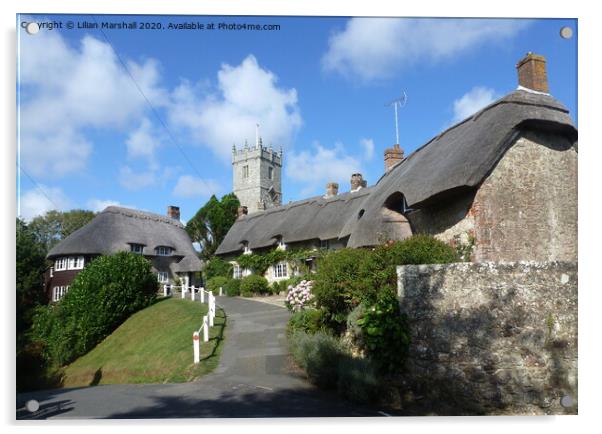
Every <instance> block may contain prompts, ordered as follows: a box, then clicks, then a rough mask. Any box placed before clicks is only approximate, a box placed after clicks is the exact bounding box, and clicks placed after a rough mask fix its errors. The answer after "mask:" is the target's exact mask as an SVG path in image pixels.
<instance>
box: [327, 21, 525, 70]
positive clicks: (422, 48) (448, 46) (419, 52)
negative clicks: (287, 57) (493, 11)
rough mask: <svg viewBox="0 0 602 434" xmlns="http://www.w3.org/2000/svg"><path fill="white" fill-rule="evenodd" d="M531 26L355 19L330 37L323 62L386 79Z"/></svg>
mask: <svg viewBox="0 0 602 434" xmlns="http://www.w3.org/2000/svg"><path fill="white" fill-rule="evenodd" d="M527 25H529V22H528V21H527V20H516V19H515V20H511V19H495V20H493V19H490V20H484V19H447V18H446V19H399V18H352V19H350V20H349V21H348V22H347V24H346V26H345V29H344V30H343V31H340V32H337V33H334V34H333V35H332V36H331V37H330V40H329V44H328V45H329V46H328V51H327V52H326V53H325V54H324V56H323V57H322V66H323V68H324V70H326V71H332V72H337V73H340V74H342V75H343V76H346V77H349V78H359V79H360V80H361V81H366V82H368V81H373V80H380V79H386V78H390V77H392V76H394V75H395V74H398V73H399V72H400V71H402V70H403V69H404V68H407V67H409V66H412V65H414V64H416V63H418V62H423V63H427V64H433V63H436V62H439V61H442V60H446V59H451V58H455V57H457V56H459V55H462V54H464V53H465V52H467V51H469V50H470V49H472V48H475V47H477V46H480V45H484V44H487V43H499V42H503V41H506V40H508V39H510V38H511V37H513V36H514V35H516V34H517V33H518V32H519V31H521V30H522V29H523V28H525V27H526V26H527Z"/></svg>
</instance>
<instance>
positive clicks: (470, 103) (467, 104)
mask: <svg viewBox="0 0 602 434" xmlns="http://www.w3.org/2000/svg"><path fill="white" fill-rule="evenodd" d="M496 98H497V96H496V92H495V90H493V89H490V88H487V87H482V86H475V87H473V88H472V89H471V90H470V91H468V92H466V93H465V94H464V95H462V96H461V97H460V98H458V99H456V100H455V101H454V118H453V121H452V122H453V123H456V122H460V121H462V120H464V119H466V118H467V117H469V116H472V115H473V114H474V113H476V112H478V111H479V110H481V109H482V108H484V107H485V106H487V105H489V104H491V103H492V102H493V101H495V99H496Z"/></svg>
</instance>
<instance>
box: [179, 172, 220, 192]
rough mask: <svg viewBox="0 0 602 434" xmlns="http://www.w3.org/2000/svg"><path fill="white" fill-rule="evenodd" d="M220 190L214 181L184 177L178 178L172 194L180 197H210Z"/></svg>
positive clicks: (190, 176) (189, 176)
mask: <svg viewBox="0 0 602 434" xmlns="http://www.w3.org/2000/svg"><path fill="white" fill-rule="evenodd" d="M220 190H221V187H220V185H219V184H218V183H217V182H216V181H214V180H212V179H201V178H198V177H196V176H192V175H182V176H180V178H178V182H177V183H176V186H175V187H174V189H173V192H172V194H173V195H174V196H179V197H209V196H211V195H212V194H215V193H217V192H219V191H220Z"/></svg>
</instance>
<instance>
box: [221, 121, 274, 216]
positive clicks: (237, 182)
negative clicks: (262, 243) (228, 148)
mask: <svg viewBox="0 0 602 434" xmlns="http://www.w3.org/2000/svg"><path fill="white" fill-rule="evenodd" d="M281 174H282V147H281V148H280V150H279V151H278V152H274V150H273V149H272V146H271V145H270V146H269V148H268V147H264V146H263V144H262V140H261V136H260V135H259V125H257V130H256V135H255V144H254V145H253V146H249V144H248V143H247V142H246V141H245V144H244V146H243V147H242V148H241V149H237V148H236V145H233V146H232V178H233V179H232V186H233V191H234V194H235V195H236V197H238V200H240V204H241V206H246V207H247V210H248V212H249V213H252V212H256V211H260V210H264V209H267V208H271V207H274V206H279V205H281V204H282V176H281Z"/></svg>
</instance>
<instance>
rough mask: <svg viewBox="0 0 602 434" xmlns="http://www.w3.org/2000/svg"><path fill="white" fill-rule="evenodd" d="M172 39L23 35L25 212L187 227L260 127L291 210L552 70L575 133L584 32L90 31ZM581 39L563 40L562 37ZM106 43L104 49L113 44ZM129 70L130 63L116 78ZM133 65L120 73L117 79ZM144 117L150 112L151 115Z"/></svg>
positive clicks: (484, 23)
mask: <svg viewBox="0 0 602 434" xmlns="http://www.w3.org/2000/svg"><path fill="white" fill-rule="evenodd" d="M95 18H96V21H97V22H99V23H102V22H113V23H121V22H123V21H125V22H128V23H129V22H137V23H140V22H146V23H161V26H162V27H163V28H164V29H163V30H124V29H115V30H110V29H105V30H104V35H103V33H102V32H101V31H100V30H98V29H90V28H87V29H78V28H75V29H67V28H65V27H66V24H67V22H69V21H71V22H73V23H74V24H75V25H76V27H77V23H78V22H80V23H81V22H83V21H87V22H93V20H92V19H91V17H90V16H76V15H70V16H57V15H44V16H35V15H34V16H32V15H29V16H27V17H25V16H21V17H18V20H19V19H20V20H22V21H37V22H48V21H52V20H54V21H57V22H61V23H63V29H57V28H55V29H52V30H47V29H45V28H42V29H41V30H40V32H39V33H37V34H36V35H28V34H27V33H25V31H24V30H23V29H22V28H21V27H20V26H19V30H18V32H19V38H18V41H19V47H18V57H19V59H18V60H19V63H18V65H19V76H18V80H19V83H18V104H19V106H18V109H19V119H20V154H19V157H20V165H21V167H22V168H23V169H24V172H25V173H26V175H25V174H24V175H23V176H22V177H21V180H20V187H21V190H20V196H19V199H20V211H21V215H22V216H23V217H24V218H27V219H30V218H32V217H33V216H35V215H38V214H40V213H43V212H45V211H47V210H49V209H53V208H60V209H72V208H86V209H93V210H95V211H99V210H101V209H102V208H103V207H104V206H106V205H109V204H120V205H123V206H128V207H135V208H139V209H145V210H148V211H153V212H157V213H160V214H164V213H165V211H166V207H167V205H179V206H180V208H181V211H182V219H183V220H187V219H189V218H190V217H191V216H192V215H193V214H194V213H195V212H196V210H197V209H198V208H199V207H200V206H202V205H203V204H204V203H205V201H206V200H207V199H208V197H209V196H210V195H211V194H216V195H218V196H221V195H223V194H226V193H228V192H230V191H231V188H232V173H231V166H230V160H229V158H230V152H231V148H232V144H234V143H235V144H236V145H238V146H240V145H242V144H243V143H244V140H245V139H247V140H249V142H251V143H252V142H253V140H254V135H255V124H256V123H259V124H260V125H261V135H262V137H263V141H264V144H270V143H272V144H273V145H274V147H275V148H278V147H279V146H281V145H282V146H283V147H284V168H283V195H284V201H285V202H288V201H289V200H298V199H302V198H304V197H308V196H312V195H318V194H322V193H323V191H324V187H325V184H326V183H327V182H329V181H337V182H339V184H340V189H339V191H341V192H344V191H348V189H349V178H350V175H351V173H353V172H357V171H359V172H361V173H363V175H364V178H365V179H367V180H368V183H369V184H373V183H375V182H376V181H377V180H378V178H379V177H380V176H381V175H382V173H383V151H384V149H385V148H386V147H390V146H391V145H393V143H394V142H395V124H394V115H393V108H391V107H387V106H386V105H385V103H386V102H388V101H390V100H392V99H393V98H395V97H397V96H398V95H400V93H401V91H402V90H403V91H405V92H406V93H407V95H408V101H407V104H406V106H405V107H403V108H402V109H401V110H400V112H399V124H400V142H401V143H400V144H401V146H402V148H403V149H404V150H405V152H406V154H409V153H410V152H412V151H413V150H414V149H416V148H417V147H419V146H421V145H422V144H424V143H425V142H427V141H428V140H429V139H430V138H432V137H433V136H435V135H437V134H438V133H440V132H441V131H443V130H444V129H445V128H447V127H449V126H451V125H452V124H453V123H455V122H457V121H460V120H462V119H463V118H465V117H467V116H469V115H470V114H472V113H474V112H475V111H477V110H479V109H480V108H482V107H483V106H484V105H486V104H488V103H490V102H492V101H494V100H495V99H497V98H499V97H501V96H503V95H505V94H507V93H509V92H511V91H512V90H514V89H515V88H516V86H517V78H516V70H515V64H516V62H517V61H518V60H519V59H520V58H522V57H523V56H524V55H525V53H526V52H528V51H532V52H535V53H538V54H542V55H544V56H545V57H546V58H547V61H548V63H547V66H548V78H549V82H550V92H551V94H552V95H553V96H554V97H556V98H557V99H559V100H560V101H561V102H563V103H564V104H565V105H566V106H567V108H568V109H569V110H570V112H571V115H572V116H573V119H575V121H576V119H577V112H576V108H577V100H576V99H577V22H576V20H569V19H567V20H559V19H549V20H511V19H504V20H502V19H496V20H470V19H466V20H461V19H453V20H450V19H395V18H383V19H368V18H348V17H341V18H330V17H328V18H326V17H324V18H319V17H228V18H223V17H207V16H204V17H203V16H201V17H192V16H190V17H184V16H179V17H169V16H160V17H159V16H141V17H136V16H95ZM184 22H189V23H190V22H195V23H203V24H208V23H216V25H217V24H218V23H237V24H241V23H246V24H259V25H264V24H277V25H279V26H280V29H279V30H272V31H269V30H265V31H251V30H218V29H215V30H201V31H199V30H169V29H166V27H168V25H169V23H174V24H178V23H184ZM563 26H569V27H571V28H572V29H573V32H574V35H573V38H571V39H563V38H561V37H560V35H559V31H560V28H561V27H563ZM105 36H106V38H108V41H107V39H105ZM122 62H123V64H122ZM124 65H125V66H124ZM147 100H148V102H150V105H149V103H148V102H147Z"/></svg>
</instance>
